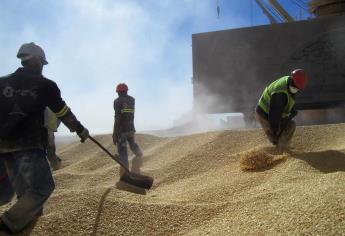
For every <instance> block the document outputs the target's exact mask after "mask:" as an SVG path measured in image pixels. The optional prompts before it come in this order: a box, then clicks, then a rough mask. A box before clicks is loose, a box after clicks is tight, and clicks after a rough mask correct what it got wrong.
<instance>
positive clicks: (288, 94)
mask: <svg viewBox="0 0 345 236" xmlns="http://www.w3.org/2000/svg"><path fill="white" fill-rule="evenodd" d="M307 82H308V76H307V74H306V72H305V71H304V70H302V69H296V70H293V71H292V72H291V75H290V76H283V77H281V78H280V79H277V80H276V81H274V82H272V83H271V84H270V85H269V86H267V87H266V88H265V90H264V92H263V94H262V95H261V97H260V99H259V102H258V105H257V106H256V112H255V113H256V114H255V117H256V120H257V121H258V122H259V123H260V124H261V126H262V128H263V130H264V131H265V134H266V136H267V137H268V139H269V141H270V142H271V143H272V144H273V145H276V146H277V147H278V149H279V150H284V149H286V148H288V146H289V144H290V141H291V139H292V136H293V134H294V132H295V129H296V123H295V122H294V121H293V120H292V119H293V118H294V117H295V116H296V115H297V110H296V107H295V96H296V94H297V92H298V91H300V90H303V89H304V88H305V87H306V85H307Z"/></svg>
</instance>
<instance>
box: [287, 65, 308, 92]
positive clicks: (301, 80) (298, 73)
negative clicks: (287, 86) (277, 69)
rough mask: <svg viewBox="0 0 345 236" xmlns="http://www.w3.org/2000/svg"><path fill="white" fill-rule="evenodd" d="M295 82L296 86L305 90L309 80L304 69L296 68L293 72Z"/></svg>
mask: <svg viewBox="0 0 345 236" xmlns="http://www.w3.org/2000/svg"><path fill="white" fill-rule="evenodd" d="M291 77H292V81H293V84H294V85H295V87H296V88H298V89H300V90H303V89H304V88H305V86H306V85H307V82H308V76H307V74H306V73H305V71H304V70H302V69H296V70H294V71H292V72H291Z"/></svg>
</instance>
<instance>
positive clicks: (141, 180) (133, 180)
mask: <svg viewBox="0 0 345 236" xmlns="http://www.w3.org/2000/svg"><path fill="white" fill-rule="evenodd" d="M120 180H121V181H123V182H125V183H128V184H130V185H134V186H136V187H139V188H144V189H150V188H151V187H152V184H153V178H152V177H150V176H146V175H140V174H136V173H125V174H123V175H122V176H121V178H120Z"/></svg>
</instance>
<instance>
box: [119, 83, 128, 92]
mask: <svg viewBox="0 0 345 236" xmlns="http://www.w3.org/2000/svg"><path fill="white" fill-rule="evenodd" d="M127 91H128V87H127V85H126V84H125V83H121V84H118V85H117V86H116V92H117V93H119V92H127Z"/></svg>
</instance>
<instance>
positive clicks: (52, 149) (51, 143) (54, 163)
mask: <svg viewBox="0 0 345 236" xmlns="http://www.w3.org/2000/svg"><path fill="white" fill-rule="evenodd" d="M59 125H60V120H59V119H58V118H57V117H56V115H55V113H54V112H52V110H50V109H49V108H48V107H46V110H45V112H44V127H46V128H47V131H48V143H47V158H48V161H49V164H50V167H51V168H52V169H53V171H55V170H58V169H60V168H61V158H60V157H59V156H58V155H56V145H55V135H54V132H57V129H58V127H59Z"/></svg>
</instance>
